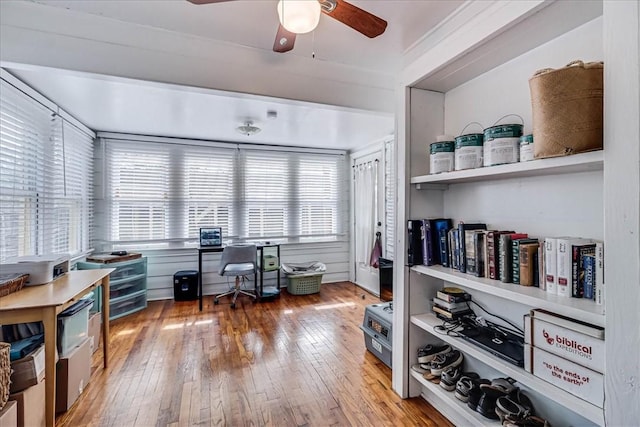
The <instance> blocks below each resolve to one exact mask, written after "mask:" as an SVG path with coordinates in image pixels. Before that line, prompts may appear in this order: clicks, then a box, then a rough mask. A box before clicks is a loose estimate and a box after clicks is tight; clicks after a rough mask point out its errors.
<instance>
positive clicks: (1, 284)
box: [0, 273, 29, 297]
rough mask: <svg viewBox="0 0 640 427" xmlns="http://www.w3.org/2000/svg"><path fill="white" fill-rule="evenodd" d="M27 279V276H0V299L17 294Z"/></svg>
mask: <svg viewBox="0 0 640 427" xmlns="http://www.w3.org/2000/svg"><path fill="white" fill-rule="evenodd" d="M28 279H29V275H28V274H21V273H17V274H14V273H10V274H2V275H0V297H5V296H7V295H9V294H11V293H13V292H18V291H19V290H20V289H22V287H23V286H24V284H25V283H26V282H27V280H28Z"/></svg>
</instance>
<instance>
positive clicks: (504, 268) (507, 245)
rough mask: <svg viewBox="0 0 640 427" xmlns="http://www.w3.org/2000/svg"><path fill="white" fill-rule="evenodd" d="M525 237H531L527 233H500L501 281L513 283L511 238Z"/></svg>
mask: <svg viewBox="0 0 640 427" xmlns="http://www.w3.org/2000/svg"><path fill="white" fill-rule="evenodd" d="M525 237H529V235H528V234H526V233H505V234H501V235H500V240H499V242H500V243H499V247H498V250H499V251H500V261H499V264H500V270H499V272H500V274H499V278H500V281H501V282H504V283H511V273H512V267H511V259H512V256H511V252H512V249H511V240H512V239H522V238H525Z"/></svg>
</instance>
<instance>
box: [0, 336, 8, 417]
mask: <svg viewBox="0 0 640 427" xmlns="http://www.w3.org/2000/svg"><path fill="white" fill-rule="evenodd" d="M10 350H11V345H10V344H8V343H6V342H0V411H2V409H3V408H4V405H6V404H7V401H8V400H9V385H10V384H11V362H10V360H9V352H10Z"/></svg>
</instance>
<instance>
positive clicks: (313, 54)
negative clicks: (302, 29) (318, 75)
mask: <svg viewBox="0 0 640 427" xmlns="http://www.w3.org/2000/svg"><path fill="white" fill-rule="evenodd" d="M311 59H316V30H313V32H312V33H311Z"/></svg>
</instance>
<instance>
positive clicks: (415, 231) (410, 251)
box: [407, 219, 422, 267]
mask: <svg viewBox="0 0 640 427" xmlns="http://www.w3.org/2000/svg"><path fill="white" fill-rule="evenodd" d="M407 232H408V233H409V234H408V239H407V265H408V266H409V267H411V266H413V265H420V264H422V242H421V235H422V220H419V219H410V220H408V221H407Z"/></svg>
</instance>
